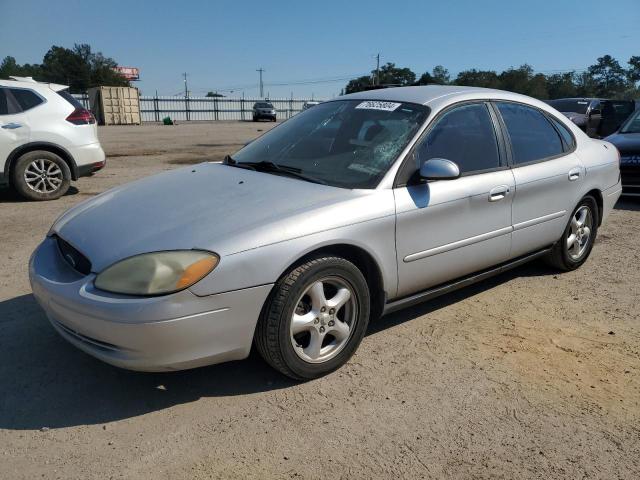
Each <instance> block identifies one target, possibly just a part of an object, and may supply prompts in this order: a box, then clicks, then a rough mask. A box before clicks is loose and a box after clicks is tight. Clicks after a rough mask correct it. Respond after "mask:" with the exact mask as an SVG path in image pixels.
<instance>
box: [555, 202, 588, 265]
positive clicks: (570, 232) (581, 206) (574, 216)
mask: <svg viewBox="0 0 640 480" xmlns="http://www.w3.org/2000/svg"><path fill="white" fill-rule="evenodd" d="M584 212H586V213H584ZM582 214H585V215H586V217H585V218H584V220H582V222H580V217H581V216H582ZM599 223H600V215H599V212H598V204H597V203H596V201H595V199H594V198H593V197H591V196H586V197H584V198H583V199H582V200H580V203H578V205H577V206H576V208H575V209H574V210H573V212H572V213H571V218H570V219H569V223H568V224H567V227H566V228H565V230H564V233H563V234H562V237H561V238H560V240H558V242H557V243H556V244H555V245H554V246H553V249H552V250H551V252H550V253H549V255H548V256H547V257H546V261H547V263H548V264H549V265H551V266H552V267H555V268H557V269H558V270H561V271H564V272H569V271H571V270H575V269H576V268H578V267H580V266H581V265H582V264H583V263H584V262H586V261H587V258H589V254H591V250H592V249H593V244H594V242H595V239H596V235H597V234H598V225H599ZM581 228H582V230H580V229H581ZM587 230H588V234H587V235H586V236H587V238H586V240H585V233H586V232H587ZM581 231H582V233H580V232H581ZM572 237H573V242H572V241H571V240H572Z"/></svg>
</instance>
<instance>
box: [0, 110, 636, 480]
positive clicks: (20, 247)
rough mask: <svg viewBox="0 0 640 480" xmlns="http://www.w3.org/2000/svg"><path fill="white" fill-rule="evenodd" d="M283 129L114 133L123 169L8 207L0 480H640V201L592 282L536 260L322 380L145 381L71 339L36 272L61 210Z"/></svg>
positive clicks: (591, 266)
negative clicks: (31, 264)
mask: <svg viewBox="0 0 640 480" xmlns="http://www.w3.org/2000/svg"><path fill="white" fill-rule="evenodd" d="M272 126H273V124H270V123H260V124H253V123H249V122H247V123H240V122H235V123H231V122H230V123H218V124H211V123H208V124H204V123H203V124H190V125H185V124H183V125H178V126H174V127H164V126H156V125H149V126H142V127H106V128H101V130H100V138H101V140H102V142H103V145H104V147H105V150H106V151H107V153H108V155H109V157H110V158H109V162H108V165H107V168H106V169H105V170H103V171H102V172H100V173H98V174H97V175H95V176H94V177H90V178H83V179H81V180H80V181H78V182H76V183H75V188H74V189H73V190H72V191H71V193H70V194H69V195H67V196H65V197H63V198H62V199H60V200H58V201H55V202H49V203H25V202H22V201H19V200H18V199H16V198H15V197H14V196H13V195H12V194H11V193H10V192H8V191H1V192H0V245H1V246H2V250H3V260H4V261H3V262H2V264H0V478H2V479H35V478H60V479H94V478H95V479H106V478H115V479H120V478H125V479H160V478H163V479H164V478H170V479H179V478H190V479H191V478H194V479H204V478H260V479H262V478H344V479H357V478H394V479H395V478H505V479H512V478H519V479H529V478H532V479H533V478H549V479H556V478H568V479H576V478H589V479H594V478H598V479H615V478H621V479H636V478H639V476H640V324H639V320H640V304H639V303H640V268H639V267H640V239H639V238H640V237H639V233H638V232H639V230H640V202H638V201H635V202H634V201H628V200H627V201H621V202H620V203H619V204H618V205H617V207H616V209H615V210H614V211H613V213H612V214H611V216H610V218H609V219H608V222H607V223H606V224H605V225H604V226H603V228H602V229H601V230H600V232H599V236H598V240H597V243H596V245H595V248H594V250H593V253H592V255H591V258H590V259H589V261H588V262H587V263H586V264H585V265H584V266H583V267H582V268H581V269H579V270H578V271H575V272H572V273H566V274H557V273H556V272H554V271H552V270H550V269H549V268H547V267H545V266H544V265H542V264H540V263H534V264H530V265H527V266H524V267H522V268H519V269H516V270H514V271H512V272H510V273H508V274H504V275H502V276H500V277H496V278H494V279H492V280H490V281H488V282H485V283H483V284H479V285H476V286H473V287H470V288H467V289H465V290H462V291H459V292H456V293H454V294H451V295H447V296H445V297H442V298H440V299H438V300H436V301H432V302H430V303H427V304H424V305H420V306H417V307H415V308H411V309H409V310H405V311H401V312H398V313H395V314H392V315H390V316H387V317H384V318H382V319H381V320H379V321H377V322H375V323H373V324H372V325H371V326H370V328H369V332H368V335H367V336H366V337H365V339H364V341H363V343H362V345H361V347H360V349H359V350H358V352H357V353H356V355H355V356H354V357H353V359H352V360H351V361H350V362H349V363H348V365H346V366H345V367H344V368H342V369H340V370H339V371H337V372H335V373H334V374H332V375H329V376H327V377H325V378H322V379H320V380H317V381H312V382H308V383H295V382H292V381H290V380H287V379H286V378H284V377H282V376H281V375H279V374H278V373H276V372H274V371H272V370H271V369H269V368H268V367H267V366H265V365H264V364H263V363H262V361H261V360H260V358H259V357H258V356H257V355H256V354H252V355H251V357H250V358H249V359H248V360H245V361H242V362H234V363H229V364H223V365H217V366H212V367H207V368H201V369H197V370H192V371H186V372H177V373H167V374H144V373H135V372H128V371H125V370H120V369H117V368H114V367H110V366H108V365H105V364H103V363H101V362H99V361H98V360H94V359H93V358H91V357H89V356H88V355H85V354H84V353H82V352H80V351H78V350H76V349H75V348H73V347H72V346H71V345H69V344H67V343H66V342H65V341H64V340H62V339H61V338H59V337H58V335H57V334H56V333H55V332H54V331H53V329H52V328H51V327H50V326H49V324H48V323H47V321H46V319H45V317H44V314H43V313H42V311H41V310H40V308H39V307H38V306H37V304H36V302H35V300H34V298H33V296H32V295H31V291H30V288H29V283H28V279H27V261H28V258H29V255H30V254H31V252H32V251H33V250H34V248H35V247H36V245H37V244H38V243H39V242H40V240H41V239H42V238H43V236H44V235H45V234H46V232H47V230H48V228H49V226H50V225H51V223H52V222H53V221H54V219H55V218H56V217H57V216H58V215H59V214H60V213H62V212H63V211H64V210H66V209H67V208H69V207H71V206H72V205H74V204H75V203H77V202H79V201H82V200H84V199H86V198H88V197H90V196H92V195H95V194H97V193H99V192H102V191H104V190H105V189H107V188H109V187H112V186H114V185H118V184H121V183H123V182H127V181H130V180H133V179H135V178H139V177H142V176H145V175H150V174H152V173H155V172H158V171H161V170H165V169H169V168H176V167H177V166H179V165H180V164H184V163H190V162H199V161H203V160H209V159H212V160H216V159H221V158H222V157H223V156H224V154H226V153H233V151H234V150H236V149H238V148H239V146H240V145H242V144H244V143H245V142H246V141H248V140H250V139H251V138H253V137H254V136H255V135H257V134H258V133H259V132H258V129H260V130H266V129H268V128H271V127H272Z"/></svg>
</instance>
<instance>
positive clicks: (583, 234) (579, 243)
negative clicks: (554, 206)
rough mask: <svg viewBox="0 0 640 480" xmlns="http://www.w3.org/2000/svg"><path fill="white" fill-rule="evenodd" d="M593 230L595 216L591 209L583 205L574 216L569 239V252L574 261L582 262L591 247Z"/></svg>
mask: <svg viewBox="0 0 640 480" xmlns="http://www.w3.org/2000/svg"><path fill="white" fill-rule="evenodd" d="M592 230H593V215H592V214H591V209H590V208H589V207H587V206H586V205H582V206H581V207H580V208H578V210H576V212H575V213H574V214H573V218H572V219H571V224H570V226H569V235H568V237H567V252H568V253H569V256H570V257H571V259H572V260H580V258H582V256H583V255H584V253H585V252H586V251H587V248H588V247H589V242H590V241H591V231H592Z"/></svg>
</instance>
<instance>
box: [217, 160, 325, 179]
mask: <svg viewBox="0 0 640 480" xmlns="http://www.w3.org/2000/svg"><path fill="white" fill-rule="evenodd" d="M225 164H227V165H231V166H233V167H239V168H247V169H249V170H256V171H258V172H265V173H275V174H279V175H284V176H288V177H294V178H299V179H300V180H305V181H307V182H311V183H319V184H321V185H327V182H325V181H323V180H320V179H318V178H315V177H310V176H309V175H305V174H304V173H302V170H300V169H299V168H296V167H288V166H286V165H278V164H277V163H274V162H270V161H267V160H262V161H260V162H237V161H236V160H234V159H233V158H231V157H230V156H229V155H227V156H226V157H225Z"/></svg>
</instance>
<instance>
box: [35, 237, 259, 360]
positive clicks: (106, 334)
mask: <svg viewBox="0 0 640 480" xmlns="http://www.w3.org/2000/svg"><path fill="white" fill-rule="evenodd" d="M29 278H30V281H31V286H32V289H33V294H34V296H35V298H36V299H37V301H38V303H39V304H40V305H41V306H42V308H43V309H44V311H45V313H46V314H47V317H48V318H49V321H50V322H51V324H52V325H53V327H54V328H55V329H56V331H57V332H58V333H59V334H60V335H61V336H62V337H63V338H65V339H66V340H68V341H69V342H70V343H72V344H73V345H75V346H76V347H78V348H79V349H81V350H83V351H84V352H86V353H88V354H90V355H93V356H94V357H96V358H98V359H100V360H103V361H104V362H107V363H110V364H112V365H115V366H118V367H122V368H127V369H130V370H140V371H169V370H183V369H187V368H194V367H199V366H203V365H211V364H214V363H221V362H226V361H229V360H240V359H243V358H245V357H247V355H248V354H249V351H250V349H251V342H252V340H253V333H254V330H255V326H256V323H257V320H258V317H259V315H260V310H261V308H262V305H263V304H264V301H265V300H266V298H267V296H268V295H269V292H270V291H271V287H272V285H262V286H257V287H252V288H246V289H242V290H236V291H232V292H227V293H220V294H217V295H209V296H206V297H198V296H196V295H195V294H193V293H192V292H190V291H189V290H183V291H181V292H178V293H175V294H172V295H166V296H161V297H148V298H142V297H131V296H124V295H113V294H109V293H106V292H102V291H100V290H97V289H96V288H95V287H94V286H93V280H94V278H95V275H93V274H90V275H87V276H84V275H82V274H80V273H78V272H76V271H75V270H74V269H73V268H71V266H70V265H69V264H68V263H67V262H66V261H65V260H64V259H63V258H62V255H61V254H60V251H59V249H58V246H57V243H56V241H55V240H54V239H52V238H49V237H48V238H46V239H45V241H44V242H42V243H41V244H40V246H39V247H38V248H37V249H36V251H35V252H34V254H33V255H32V257H31V260H30V262H29Z"/></svg>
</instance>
